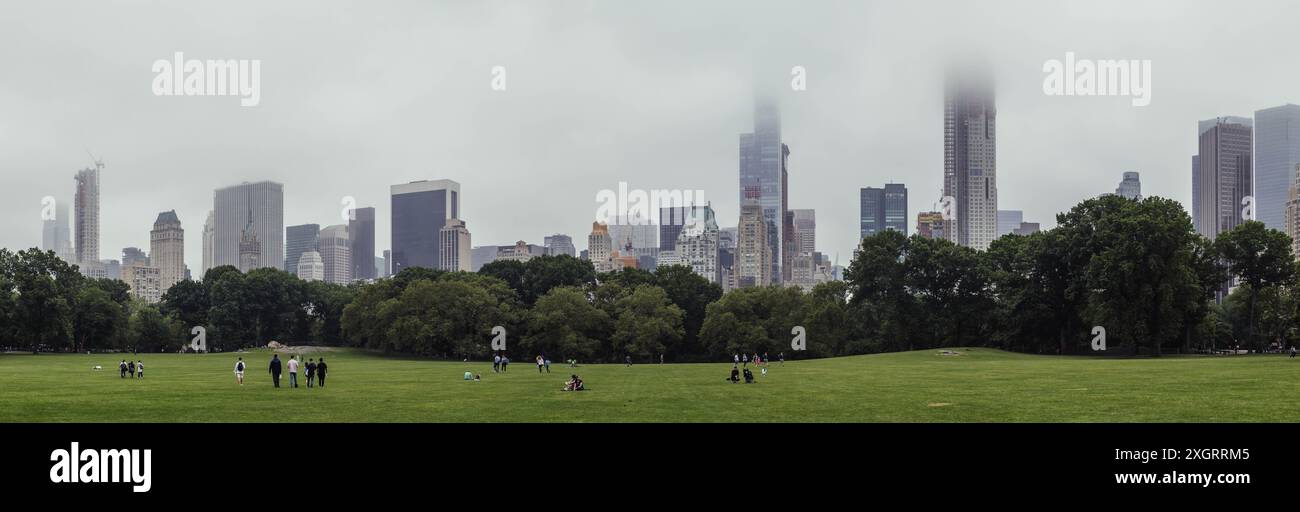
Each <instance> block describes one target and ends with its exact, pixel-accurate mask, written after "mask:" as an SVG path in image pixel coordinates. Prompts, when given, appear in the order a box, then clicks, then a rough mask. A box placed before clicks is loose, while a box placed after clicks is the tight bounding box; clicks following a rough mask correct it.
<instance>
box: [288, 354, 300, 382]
mask: <svg viewBox="0 0 1300 512" xmlns="http://www.w3.org/2000/svg"><path fill="white" fill-rule="evenodd" d="M289 387H291V388H296V387H298V359H297V358H296V357H294V356H289Z"/></svg>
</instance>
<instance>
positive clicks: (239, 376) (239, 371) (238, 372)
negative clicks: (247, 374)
mask: <svg viewBox="0 0 1300 512" xmlns="http://www.w3.org/2000/svg"><path fill="white" fill-rule="evenodd" d="M235 382H238V383H239V385H240V386H243V385H244V358H242V357H241V358H239V361H238V362H236V363H235Z"/></svg>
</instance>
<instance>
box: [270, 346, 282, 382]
mask: <svg viewBox="0 0 1300 512" xmlns="http://www.w3.org/2000/svg"><path fill="white" fill-rule="evenodd" d="M270 372H271V382H273V383H274V384H275V387H277V388H278V387H280V355H279V354H271V367H270Z"/></svg>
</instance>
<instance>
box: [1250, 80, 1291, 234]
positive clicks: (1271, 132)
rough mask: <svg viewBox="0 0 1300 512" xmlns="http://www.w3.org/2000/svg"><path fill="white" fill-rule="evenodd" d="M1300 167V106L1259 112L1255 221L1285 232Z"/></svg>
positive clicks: (1256, 115)
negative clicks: (1289, 198) (1299, 166)
mask: <svg viewBox="0 0 1300 512" xmlns="http://www.w3.org/2000/svg"><path fill="white" fill-rule="evenodd" d="M1296 164H1300V105H1290V104H1288V105H1282V106H1280V107H1273V108H1266V109H1263V110H1257V111H1255V161H1254V167H1255V180H1256V181H1255V183H1256V186H1255V218H1256V219H1258V220H1259V221H1260V222H1263V223H1264V225H1265V226H1267V227H1270V228H1273V229H1278V230H1281V229H1284V228H1285V222H1284V215H1285V213H1286V202H1287V192H1288V191H1289V190H1290V187H1291V184H1292V179H1293V178H1294V176H1293V174H1294V171H1295V166H1296Z"/></svg>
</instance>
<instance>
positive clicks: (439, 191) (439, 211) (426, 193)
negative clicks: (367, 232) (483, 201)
mask: <svg viewBox="0 0 1300 512" xmlns="http://www.w3.org/2000/svg"><path fill="white" fill-rule="evenodd" d="M390 192H391V201H392V215H393V219H392V226H391V229H392V244H393V247H392V251H393V259H392V263H391V264H390V265H391V266H392V268H393V273H394V274H396V273H399V272H401V271H402V269H405V268H410V267H424V268H429V269H436V268H438V265H439V263H440V262H441V256H440V254H439V246H440V243H439V240H438V233H440V232H441V231H442V228H443V226H446V225H447V220H448V219H459V218H461V217H460V183H457V182H455V181H452V180H433V181H413V182H410V183H404V184H401V185H393V186H392V187H391V188H390Z"/></svg>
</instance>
